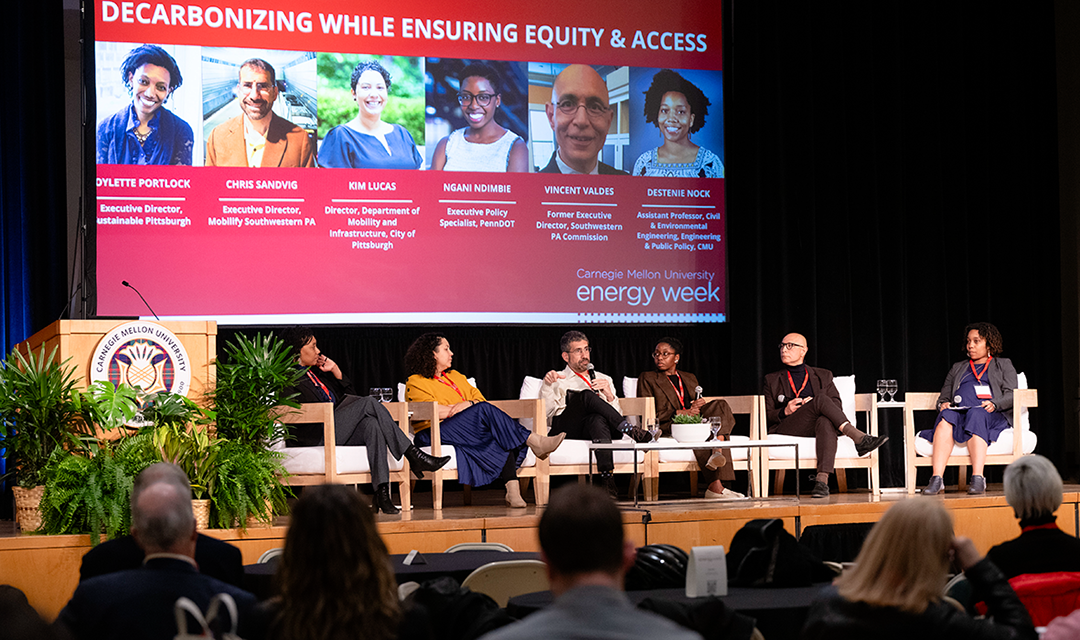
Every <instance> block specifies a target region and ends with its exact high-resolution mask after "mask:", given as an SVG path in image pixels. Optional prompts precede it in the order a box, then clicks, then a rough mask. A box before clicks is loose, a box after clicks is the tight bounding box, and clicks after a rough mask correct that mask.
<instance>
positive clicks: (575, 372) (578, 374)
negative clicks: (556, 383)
mask: <svg viewBox="0 0 1080 640" xmlns="http://www.w3.org/2000/svg"><path fill="white" fill-rule="evenodd" d="M574 375H576V376H577V377H579V378H581V379H582V380H584V381H585V384H586V386H588V387H589V388H590V389H592V381H591V380H589V379H588V378H586V377H585V376H583V375H581V374H580V373H578V372H577V371H574Z"/></svg>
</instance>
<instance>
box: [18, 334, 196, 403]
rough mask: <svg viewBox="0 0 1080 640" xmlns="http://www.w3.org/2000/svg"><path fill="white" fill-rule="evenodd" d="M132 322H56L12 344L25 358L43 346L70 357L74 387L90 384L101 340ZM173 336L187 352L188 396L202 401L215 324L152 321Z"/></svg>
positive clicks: (84, 386)
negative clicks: (188, 367)
mask: <svg viewBox="0 0 1080 640" xmlns="http://www.w3.org/2000/svg"><path fill="white" fill-rule="evenodd" d="M128 322H134V320H57V321H56V322H54V323H52V324H50V325H48V326H47V327H45V328H44V329H42V330H41V331H38V332H37V333H35V334H34V335H32V336H30V337H29V338H28V339H26V340H24V341H23V342H20V343H19V344H17V345H15V348H16V349H19V350H20V351H22V352H23V354H24V355H25V354H26V353H27V351H28V350H32V351H33V352H34V353H35V354H36V353H37V352H38V351H39V350H40V349H41V346H42V345H45V355H46V356H47V355H48V354H49V352H51V351H52V350H53V348H54V347H58V348H57V352H56V353H57V357H59V359H60V362H63V361H64V360H67V359H68V358H71V363H70V364H73V365H75V377H76V378H77V379H78V387H79V388H80V389H85V388H86V387H87V386H89V384H90V365H91V363H90V361H91V359H92V357H93V354H94V350H95V349H96V348H97V346H98V343H99V342H100V341H101V339H102V337H104V336H105V335H106V334H108V333H109V332H111V331H112V330H113V329H114V328H115V327H117V326H119V325H122V324H126V323H128ZM147 323H148V324H157V325H161V326H162V327H165V328H166V329H168V330H169V331H171V332H172V333H173V334H174V335H176V337H177V339H179V341H180V343H181V344H183V345H184V349H185V350H186V351H187V355H188V359H189V360H190V361H191V387H190V389H189V391H188V394H187V395H188V397H189V398H191V399H192V400H194V401H196V402H200V403H201V402H202V399H203V397H204V396H205V394H206V392H207V391H208V390H209V389H210V387H211V386H212V385H213V382H214V379H215V364H214V363H215V358H216V357H217V323H216V322H214V321H212V320H211V321H196V320H184V321H178V322H154V321H148V322H147Z"/></svg>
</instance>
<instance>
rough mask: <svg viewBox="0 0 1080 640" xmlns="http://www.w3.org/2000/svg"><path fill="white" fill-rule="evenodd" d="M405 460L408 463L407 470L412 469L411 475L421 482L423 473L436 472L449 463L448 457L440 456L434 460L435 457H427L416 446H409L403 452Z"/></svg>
mask: <svg viewBox="0 0 1080 640" xmlns="http://www.w3.org/2000/svg"><path fill="white" fill-rule="evenodd" d="M405 459H406V460H408V461H409V468H410V469H412V472H413V475H415V476H416V477H417V478H420V479H421V480H423V478H424V472H425V471H438V470H439V469H442V468H443V467H444V466H445V465H446V463H447V462H450V456H442V457H439V458H436V457H435V456H432V455H428V454H426V453H424V452H423V451H421V450H420V448H419V447H417V446H416V445H410V446H409V448H408V449H406V450H405Z"/></svg>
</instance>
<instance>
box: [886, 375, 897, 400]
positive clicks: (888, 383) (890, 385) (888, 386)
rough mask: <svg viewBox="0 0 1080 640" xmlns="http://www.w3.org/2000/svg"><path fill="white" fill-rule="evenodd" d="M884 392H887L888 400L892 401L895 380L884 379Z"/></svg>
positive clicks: (894, 394) (894, 392)
mask: <svg viewBox="0 0 1080 640" xmlns="http://www.w3.org/2000/svg"><path fill="white" fill-rule="evenodd" d="M885 383H886V385H885V386H886V388H885V392H886V393H888V394H889V402H893V399H894V398H895V397H896V380H886V381H885Z"/></svg>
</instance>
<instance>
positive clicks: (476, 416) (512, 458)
mask: <svg viewBox="0 0 1080 640" xmlns="http://www.w3.org/2000/svg"><path fill="white" fill-rule="evenodd" d="M453 358H454V353H453V352H452V351H450V343H449V342H448V341H447V340H446V336H444V335H442V334H440V333H425V334H424V335H422V336H420V337H419V338H417V339H416V340H414V341H413V343H412V345H410V346H409V350H408V351H407V352H406V353H405V371H406V373H408V374H409V379H408V381H406V383H405V399H406V400H407V401H409V402H433V401H434V402H437V403H439V435H440V437H441V440H442V443H443V444H448V445H452V446H453V447H454V450H455V451H456V452H457V461H458V463H457V466H458V480H459V481H460V482H461V483H462V484H467V485H471V486H477V487H478V486H483V485H486V484H491V483H492V482H494V481H495V480H496V479H499V480H502V481H503V482H504V483H505V484H506V504H508V505H510V506H511V507H515V508H524V507H525V500H524V499H523V498H522V497H521V486H520V484H519V483H518V480H517V468H518V467H519V466H521V463H522V462H524V461H525V453H526V451H525V447H526V445H527V446H528V447H529V448H530V449H532V452H533V454H535V455H536V457H537V458H539V459H541V460H543V459H544V458H547V457H548V455H549V454H551V452H552V451H554V450H555V449H556V448H558V446H559V444H560V443H562V441H563V438H565V437H566V434H559V435H558V436H554V437H551V436H539V435H537V434H535V433H530V432H529V430H528V429H526V428H525V427H523V426H521V425H520V424H519V423H518V422H517V421H516V420H514V419H513V418H511V417H510V416H508V415H506V414H505V413H504V412H503V411H501V410H500V409H498V408H496V407H494V406H492V405H490V404H488V403H487V401H486V400H485V398H484V395H483V394H482V393H480V391H479V390H478V389H477V388H476V387H474V386H472V385H471V384H469V383H468V381H467V380H466V379H465V376H463V375H461V374H460V373H458V372H457V371H454V370H453V369H451V368H450V365H451V363H452V361H453ZM428 427H429V425H418V426H417V433H416V436H415V437H414V438H413V442H414V443H415V444H416V446H420V447H426V446H429V445H430V444H431V435H430V433H429V431H428Z"/></svg>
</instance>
